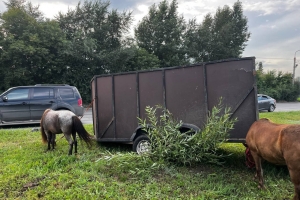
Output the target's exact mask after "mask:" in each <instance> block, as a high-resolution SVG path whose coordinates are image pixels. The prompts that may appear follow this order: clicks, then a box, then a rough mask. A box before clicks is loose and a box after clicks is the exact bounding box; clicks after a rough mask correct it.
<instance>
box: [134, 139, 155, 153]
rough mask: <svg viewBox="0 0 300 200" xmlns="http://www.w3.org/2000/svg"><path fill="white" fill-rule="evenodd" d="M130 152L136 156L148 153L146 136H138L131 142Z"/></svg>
mask: <svg viewBox="0 0 300 200" xmlns="http://www.w3.org/2000/svg"><path fill="white" fill-rule="evenodd" d="M132 150H133V151H134V152H137V153H138V154H143V153H149V152H150V151H151V144H150V139H149V138H148V136H147V135H140V136H138V137H137V138H136V139H135V140H134V142H133V146H132Z"/></svg>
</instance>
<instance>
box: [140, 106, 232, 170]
mask: <svg viewBox="0 0 300 200" xmlns="http://www.w3.org/2000/svg"><path fill="white" fill-rule="evenodd" d="M146 113H147V119H144V120H142V119H139V120H140V124H141V125H142V126H143V127H145V131H146V132H148V134H149V138H150V141H151V149H152V152H151V153H150V157H151V158H152V159H153V160H154V162H158V163H161V162H172V163H176V164H183V165H194V164H196V163H199V162H209V163H215V164H221V163H222V162H221V159H222V158H224V157H225V156H227V155H223V154H221V153H219V148H220V145H221V144H222V143H224V142H226V140H227V139H228V137H229V135H228V133H229V131H230V130H231V129H233V126H234V123H235V122H236V120H237V119H230V117H231V113H230V108H223V107H222V104H221V100H220V102H219V104H218V105H216V106H215V107H213V109H212V110H211V112H210V114H209V116H208V118H207V122H206V124H205V126H204V128H203V129H202V130H201V131H200V132H199V133H194V132H193V130H191V131H189V132H185V133H181V132H180V127H181V125H182V122H181V121H179V122H178V121H176V120H175V119H174V118H173V116H172V114H171V113H170V112H169V111H168V110H166V109H164V108H163V107H161V106H156V107H154V108H153V107H149V106H148V107H146ZM158 113H159V114H160V116H159V117H157V116H158ZM221 113H223V114H221Z"/></svg>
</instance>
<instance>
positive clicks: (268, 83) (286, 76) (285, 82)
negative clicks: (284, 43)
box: [256, 63, 300, 101]
mask: <svg viewBox="0 0 300 200" xmlns="http://www.w3.org/2000/svg"><path fill="white" fill-rule="evenodd" d="M256 72H257V73H256V77H257V91H258V93H262V94H267V95H269V96H271V97H273V98H275V99H276V100H282V101H295V100H296V99H297V97H298V95H299V91H300V87H299V86H300V85H299V82H295V84H294V85H293V84H292V82H293V75H292V74H291V73H283V72H282V71H278V72H277V71H276V70H271V71H267V72H264V70H263V65H262V63H259V65H258V69H257V71H256Z"/></svg>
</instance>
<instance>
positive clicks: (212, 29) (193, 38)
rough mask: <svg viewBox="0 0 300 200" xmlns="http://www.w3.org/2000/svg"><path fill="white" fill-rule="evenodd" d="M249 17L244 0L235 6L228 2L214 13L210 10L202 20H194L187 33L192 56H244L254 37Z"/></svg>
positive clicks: (206, 58) (207, 58) (194, 58)
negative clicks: (244, 12) (243, 3)
mask: <svg viewBox="0 0 300 200" xmlns="http://www.w3.org/2000/svg"><path fill="white" fill-rule="evenodd" d="M247 21H248V20H247V18H246V17H245V16H244V15H243V8H242V3H241V2H240V1H237V2H235V3H234V5H233V7H232V9H231V8H230V7H229V6H227V5H226V6H224V7H223V8H218V9H217V11H216V13H215V15H214V16H212V15H211V14H207V15H206V16H205V17H204V20H203V22H202V24H197V22H196V20H195V19H193V20H190V21H189V23H188V30H187V32H186V34H185V38H186V40H185V46H186V47H187V49H188V55H189V58H190V60H192V61H194V62H206V61H213V60H221V59H227V58H238V57H240V56H241V54H242V53H243V51H244V49H245V47H246V42H247V41H248V39H249V37H250V33H249V32H248V25H247Z"/></svg>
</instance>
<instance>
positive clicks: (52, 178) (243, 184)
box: [0, 112, 300, 200]
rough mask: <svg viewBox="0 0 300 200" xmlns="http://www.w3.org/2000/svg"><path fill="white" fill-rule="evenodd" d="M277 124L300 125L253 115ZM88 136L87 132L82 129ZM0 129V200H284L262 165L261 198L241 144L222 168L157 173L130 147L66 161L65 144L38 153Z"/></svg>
mask: <svg viewBox="0 0 300 200" xmlns="http://www.w3.org/2000/svg"><path fill="white" fill-rule="evenodd" d="M260 117H267V118H269V119H271V120H273V121H275V122H278V123H298V124H299V123H300V112H274V113H260ZM85 127H86V128H87V130H88V131H89V132H90V133H92V130H93V129H92V125H85ZM30 130H31V129H30V128H19V129H0V161H1V162H0V199H51V200H52V199H291V198H292V196H293V193H294V191H293V184H292V183H291V181H290V177H289V174H288V170H287V169H286V167H277V166H275V165H272V164H269V163H267V162H264V163H263V169H264V177H265V185H266V187H267V189H266V190H259V189H258V188H257V183H256V182H254V181H253V176H254V170H253V169H251V170H250V169H247V168H246V166H245V157H244V151H245V147H244V146H243V145H242V144H232V143H228V144H224V145H223V146H222V150H223V151H224V152H225V153H231V156H229V157H228V158H226V160H224V161H225V164H224V165H223V166H218V165H211V164H205V163H203V164H198V165H195V166H193V167H182V166H172V165H170V166H160V165H157V164H156V163H153V162H152V161H151V160H150V159H149V158H147V157H141V156H138V155H136V154H134V153H132V152H131V146H130V145H122V144H106V143H100V144H98V143H96V142H95V143H94V145H93V146H92V147H91V148H90V149H89V148H88V147H87V146H86V145H85V144H84V143H83V142H81V141H79V145H78V154H77V155H72V156H68V155H67V154H68V144H67V141H66V140H65V138H61V136H58V137H57V146H56V150H54V151H46V148H47V146H46V145H45V144H43V143H42V142H41V136H40V133H39V132H31V131H30Z"/></svg>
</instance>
